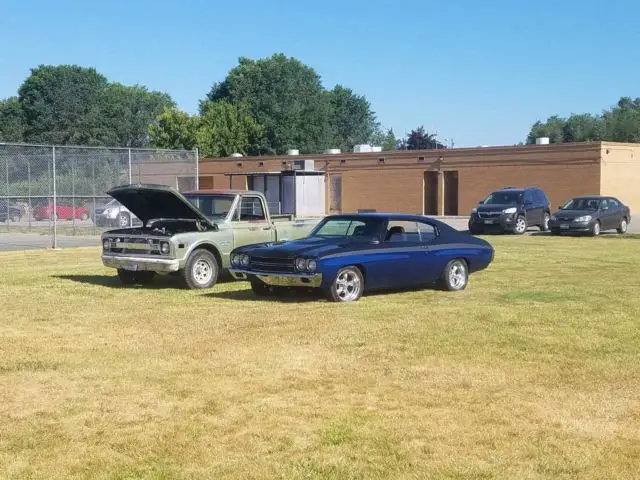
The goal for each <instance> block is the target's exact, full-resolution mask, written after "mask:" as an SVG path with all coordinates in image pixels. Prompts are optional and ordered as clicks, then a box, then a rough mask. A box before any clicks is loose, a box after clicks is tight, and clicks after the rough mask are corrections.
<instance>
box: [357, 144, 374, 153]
mask: <svg viewBox="0 0 640 480" xmlns="http://www.w3.org/2000/svg"><path fill="white" fill-rule="evenodd" d="M353 151H354V152H355V153H367V152H371V151H372V150H371V145H369V144H367V143H363V144H361V145H356V146H355V147H353Z"/></svg>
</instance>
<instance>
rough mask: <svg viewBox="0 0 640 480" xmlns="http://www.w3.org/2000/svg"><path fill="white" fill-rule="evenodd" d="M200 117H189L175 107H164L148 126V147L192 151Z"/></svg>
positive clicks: (195, 141)
mask: <svg viewBox="0 0 640 480" xmlns="http://www.w3.org/2000/svg"><path fill="white" fill-rule="evenodd" d="M199 122H200V117H198V116H197V115H195V116H190V115H189V114H188V113H185V112H183V111H181V110H180V109H178V108H176V107H171V108H168V107H165V108H164V110H163V112H162V113H161V114H160V115H158V117H157V119H156V121H155V122H153V123H152V124H150V125H149V137H150V145H151V146H152V147H156V148H168V149H172V150H193V149H194V148H195V147H196V144H197V139H196V133H197V131H198V127H199V125H200V123H199Z"/></svg>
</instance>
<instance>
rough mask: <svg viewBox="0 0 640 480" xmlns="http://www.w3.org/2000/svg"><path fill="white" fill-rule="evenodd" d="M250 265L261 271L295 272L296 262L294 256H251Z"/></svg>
mask: <svg viewBox="0 0 640 480" xmlns="http://www.w3.org/2000/svg"><path fill="white" fill-rule="evenodd" d="M249 267H250V268H251V269H253V270H257V271H260V272H274V273H293V272H295V264H294V260H293V259H292V258H269V257H250V259H249Z"/></svg>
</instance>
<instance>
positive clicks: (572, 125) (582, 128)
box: [562, 113, 604, 142]
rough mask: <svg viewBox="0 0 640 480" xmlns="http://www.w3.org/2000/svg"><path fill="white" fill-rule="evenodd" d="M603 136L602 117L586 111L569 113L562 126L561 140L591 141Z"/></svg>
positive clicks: (600, 138)
mask: <svg viewBox="0 0 640 480" xmlns="http://www.w3.org/2000/svg"><path fill="white" fill-rule="evenodd" d="M603 137H604V121H603V119H602V117H598V116H594V115H590V114H588V113H582V114H574V115H571V116H570V117H569V118H568V119H567V120H566V121H565V122H564V126H563V128H562V141H563V142H592V141H598V140H602V138H603Z"/></svg>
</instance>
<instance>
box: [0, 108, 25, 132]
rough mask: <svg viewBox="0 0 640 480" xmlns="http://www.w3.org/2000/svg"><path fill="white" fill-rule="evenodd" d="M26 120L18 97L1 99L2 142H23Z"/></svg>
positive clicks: (0, 125) (0, 124) (0, 126)
mask: <svg viewBox="0 0 640 480" xmlns="http://www.w3.org/2000/svg"><path fill="white" fill-rule="evenodd" d="M23 135H24V120H23V118H22V111H21V110H20V102H19V101H18V97H9V98H7V99H6V100H0V142H21V141H22V138H23Z"/></svg>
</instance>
